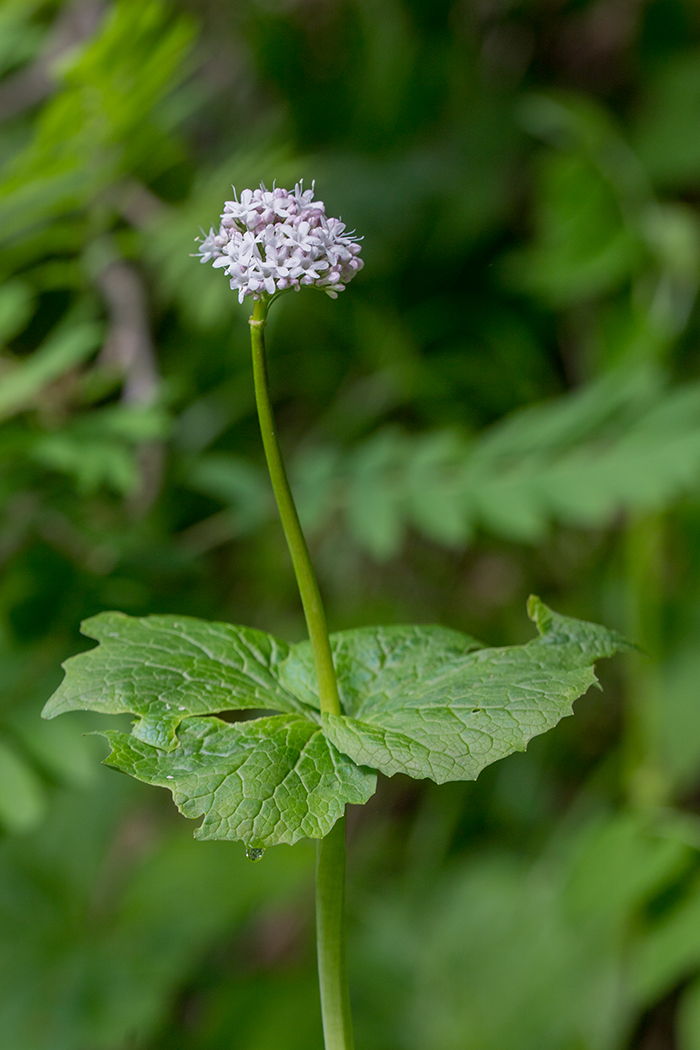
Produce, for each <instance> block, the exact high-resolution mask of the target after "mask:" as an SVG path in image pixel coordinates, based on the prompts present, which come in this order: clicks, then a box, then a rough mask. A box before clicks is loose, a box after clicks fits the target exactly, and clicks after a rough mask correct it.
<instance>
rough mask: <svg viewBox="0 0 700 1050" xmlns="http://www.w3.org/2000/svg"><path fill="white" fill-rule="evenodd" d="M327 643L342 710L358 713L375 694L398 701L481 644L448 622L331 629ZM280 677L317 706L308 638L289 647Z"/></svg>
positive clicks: (317, 700)
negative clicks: (329, 646) (408, 691)
mask: <svg viewBox="0 0 700 1050" xmlns="http://www.w3.org/2000/svg"><path fill="white" fill-rule="evenodd" d="M331 648H332V651H333V663H334V665H335V670H336V674H337V676H338V692H339V694H340V701H341V704H342V706H343V711H344V712H345V713H346V714H348V715H356V714H358V713H359V712H360V710H364V709H365V708H366V707H367V706H370V705H371V704H372V702H373V700H376V699H378V700H382V699H387V698H392V699H395V700H396V702H397V703H400V702H401V698H402V697H404V696H405V695H406V691H407V690H408V689H410V688H411V686H412V685H415V682H416V680H417V679H419V678H421V679H422V678H423V676H425V674H426V673H427V674H430V673H431V671H432V672H433V673H434V672H436V671H438V670H440V669H441V668H442V667H443V665H450V664H451V662H452V661H453V660H454V659H455V658H459V657H461V656H464V655H465V654H466V653H469V652H471V651H472V650H473V649H480V648H482V645H481V642H477V641H476V639H475V638H470V637H469V635H467V634H462V632H461V631H453V630H451V629H450V628H449V627H438V626H434V625H429V626H424V627H421V626H418V627H416V626H410V627H409V626H403V625H401V624H392V625H390V626H388V627H359V628H356V629H355V630H352V631H340V632H339V633H337V634H332V635H331ZM279 676H280V681H281V682H282V684H283V685H284V686H286V688H287V689H289V691H290V692H293V693H294V694H295V695H296V696H298V697H299V698H300V699H301V700H303V702H304V703H305V704H308V705H311V706H313V707H316V708H319V709H320V701H319V697H318V686H317V684H316V669H315V667H314V659H313V653H312V650H311V644H310V643H309V642H300V643H299V644H298V645H294V646H292V648H291V650H290V654H289V656H288V658H287V659H286V660H285V661H284V663H283V664H282V665H281V666H280V670H279Z"/></svg>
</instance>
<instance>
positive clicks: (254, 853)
mask: <svg viewBox="0 0 700 1050" xmlns="http://www.w3.org/2000/svg"><path fill="white" fill-rule="evenodd" d="M245 855H246V857H247V858H248V860H252V861H253V863H254V864H255V862H256V861H258V860H262V859H263V857H264V856H265V850H264V849H257V848H256V847H255V846H246V848H245Z"/></svg>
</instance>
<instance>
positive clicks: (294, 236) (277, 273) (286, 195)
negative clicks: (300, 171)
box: [196, 182, 363, 303]
mask: <svg viewBox="0 0 700 1050" xmlns="http://www.w3.org/2000/svg"><path fill="white" fill-rule="evenodd" d="M311 185H312V188H311V189H310V190H305V189H304V188H303V183H302V182H298V183H297V184H296V186H295V187H294V190H293V191H290V190H285V189H282V188H281V187H273V188H272V189H271V190H268V189H267V188H266V187H265V185H264V184H262V183H261V184H260V189H257V190H248V189H246V190H243V191H242V193H241V196H240V200H239V199H238V197H236V194H235V190H234V200H232V201H226V203H225V205H224V211H223V214H222V215H221V225H220V226H219V231H218V233H217V232H216V231H215V230H214V229H213V228H212V229H211V230H210V231H209V233H208V234H207V235H206V236H204V237H203V239H201V243H200V248H199V251H198V252H197V253H196V254H197V255H198V256H199V257H200V259H201V261H202V262H203V263H205V262H211V263H212V265H213V266H214V267H215V268H216V269H223V270H224V272H225V274H226V276H227V277H228V278H229V280H230V284H231V288H232V289H233V290H234V291H237V292H238V301H239V302H240V303H242V302H243V300H244V298H245V297H246V296H247V295H252V296H253V298H254V299H260V298H262V297H263V296H267V297H270V296H273V295H276V294H278V293H280V292H285V291H288V290H289V289H291V288H294V289H295V290H296V291H299V289H300V288H302V287H314V288H322V289H323V290H324V291H325V292H327V294H328V295H330V296H331V297H332V298H333V299H335V298H336V297H337V295H338V292H342V291H343V289H344V288H345V283H347V281H349V280H351V279H352V278H353V277H354V276H355V274H356V273H357V272H358V271H359V270H361V269H362V266H363V262H362V259H360V258H359V254H360V244H359V243H358V241H357V240H356V239H354V238H355V234H354V233H353V232H346V229H345V223H343V222H341V221H340V219H334V218H328V216H327V215H326V206H325V204H324V203H323V201H315V200H314V190H313V183H312V184H311Z"/></svg>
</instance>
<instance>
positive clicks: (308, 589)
mask: <svg viewBox="0 0 700 1050" xmlns="http://www.w3.org/2000/svg"><path fill="white" fill-rule="evenodd" d="M268 306H269V304H268V303H266V302H265V301H264V300H258V301H257V302H256V303H255V305H254V307H253V316H252V317H251V318H250V338H251V345H252V350H253V377H254V381H255V401H256V404H257V408H258V418H259V420H260V431H261V433H262V440H263V447H264V449H265V458H266V460H267V467H268V470H269V472H270V481H271V482H272V490H273V492H274V494H275V500H276V502H277V509H278V510H279V515H280V518H281V520H282V528H283V529H284V535H285V538H286V540H287V546H288V547H289V553H290V555H291V558H292V565H293V566H294V574H295V576H296V579H297V584H298V586H299V594H300V596H301V603H302V606H303V608H304V616H305V617H306V625H307V628H308V631H309V638H310V640H311V648H312V650H313V656H314V663H315V666H316V675H317V678H318V689H319V697H320V700H321V711H322V712H327V713H328V714H335V715H339V714H340V699H339V696H338V683H337V680H336V676H335V668H334V666H333V656H332V653H331V646H330V641H329V638H328V627H327V625H326V615H325V612H324V609H323V604H322V602H321V595H320V592H319V589H318V583H317V582H316V576H315V574H314V570H313V566H312V564H311V558H310V556H309V549H308V547H307V545H306V539H305V538H304V533H303V531H302V528H301V523H300V521H299V515H298V514H297V509H296V506H295V504H294V498H293V496H292V490H291V489H290V487H289V481H288V479H287V472H286V470H285V467H284V460H283V459H282V452H281V450H280V446H279V441H278V440H277V432H276V429H275V420H274V416H273V413H272V405H271V403H270V391H269V383H268V377H267V362H266V358H265V336H264V329H265V324H266V316H267V309H268ZM316 943H317V950H318V977H319V988H320V993H321V1013H322V1016H323V1036H324V1040H325V1046H326V1050H353V1046H354V1041H353V1035H352V1018H351V1015H350V997H349V992H348V979H347V969H346V962H345V817H341V819H340V820H338V821H337V822H336V824H335V825H334V827H333V828H332V829H331V831H330V832H329V834H328V835H326V837H325V838H323V839H321V840H320V841H319V843H318V849H317V864H316Z"/></svg>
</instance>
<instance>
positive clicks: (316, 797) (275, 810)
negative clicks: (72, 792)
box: [106, 715, 377, 848]
mask: <svg viewBox="0 0 700 1050" xmlns="http://www.w3.org/2000/svg"><path fill="white" fill-rule="evenodd" d="M106 736H108V738H109V741H110V743H111V745H112V752H111V754H110V755H109V757H108V758H107V760H106V761H107V764H108V765H110V766H114V767H115V768H116V769H120V770H122V771H123V772H124V773H129V774H131V776H133V777H136V778H137V779H138V780H143V781H145V782H146V783H148V784H158V785H160V786H161V787H168V788H170V790H171V791H172V793H173V798H174V800H175V803H176V805H177V806H178V807H179V809H180V810H181V812H182V813H184V815H185V816H186V817H200V816H204V821H203V823H202V825H201V826H200V827H199V828H198V829H197V831H196V832H195V834H196V836H197V838H202V839H242V840H243V841H244V842H246V843H247V844H248V845H249V846H252V847H255V848H261V847H265V846H274V845H277V844H278V843H281V842H288V843H293V842H297V841H298V839H300V838H303V837H305V836H308V837H309V838H322V837H323V836H324V835H327V834H328V832H329V831H330V830H331V828H332V827H333V825H334V824H335V822H336V820H337V819H338V818H339V817H340V816H342V814H343V812H344V811H345V805H346V803H348V802H354V803H364V802H366V801H367V800H368V798H370V796H371V795H372V794H373V793H374V790H375V787H376V782H377V778H376V774H375V773H373V772H372V771H370V770H366V769H358V767H357V766H356V765H355V763H354V762H352V761H351V760H350V759H349V758H347V757H346V756H345V755H342V754H340V753H339V752H338V751H337V750H336V749H335V747H334V746H333V744H331V743H330V742H329V741H328V740H327V739H326V737H325V736H324V734H323V732H322V730H321V727H320V726H319V725H317V724H314V723H313V722H311V721H309V720H308V719H307V718H304V717H303V716H301V715H274V716H273V717H271V718H256V719H253V720H251V721H248V722H238V723H234V724H229V723H227V722H223V721H222V720H221V719H219V718H195V719H190V720H188V721H187V722H185V724H184V725H183V726H182V727H181V729H180V732H179V740H180V747H179V748H178V749H177V751H173V752H163V751H161V750H159V749H158V748H155V747H151V746H150V745H149V744H146V743H144V742H143V741H142V740H138V739H136V738H134V737H133V736H129V735H127V734H125V733H117V732H108V733H107V734H106Z"/></svg>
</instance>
